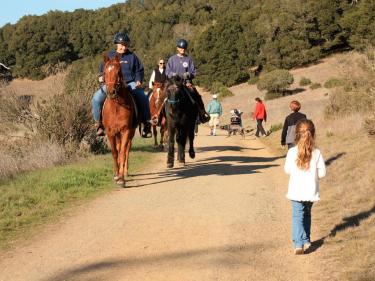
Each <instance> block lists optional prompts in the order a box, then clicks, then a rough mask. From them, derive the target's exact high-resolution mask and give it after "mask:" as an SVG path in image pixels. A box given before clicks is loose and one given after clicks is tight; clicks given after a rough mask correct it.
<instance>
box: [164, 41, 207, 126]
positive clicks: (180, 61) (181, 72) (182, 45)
mask: <svg viewBox="0 0 375 281" xmlns="http://www.w3.org/2000/svg"><path fill="white" fill-rule="evenodd" d="M187 47H188V42H187V41H186V40H185V39H178V40H177V42H176V48H177V54H176V55H174V56H171V57H170V58H169V59H168V62H167V68H166V74H167V77H168V78H171V77H173V76H176V75H177V76H179V77H181V78H183V80H184V82H185V85H186V88H187V89H188V90H189V92H188V94H189V95H190V96H191V98H192V99H193V100H194V101H195V103H196V105H197V108H198V115H199V120H200V121H201V122H202V123H206V122H208V121H209V120H210V116H209V115H208V113H207V112H206V110H205V107H204V103H203V100H202V97H201V95H200V94H199V93H198V91H197V89H196V88H195V87H194V85H193V82H192V81H193V78H194V77H195V75H196V69H195V66H194V63H193V60H192V58H191V57H190V56H188V55H187V54H186V49H187Z"/></svg>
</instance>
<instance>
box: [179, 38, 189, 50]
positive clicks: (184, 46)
mask: <svg viewBox="0 0 375 281" xmlns="http://www.w3.org/2000/svg"><path fill="white" fill-rule="evenodd" d="M176 47H178V48H182V49H187V47H188V42H187V41H186V40H185V39H178V40H177V42H176Z"/></svg>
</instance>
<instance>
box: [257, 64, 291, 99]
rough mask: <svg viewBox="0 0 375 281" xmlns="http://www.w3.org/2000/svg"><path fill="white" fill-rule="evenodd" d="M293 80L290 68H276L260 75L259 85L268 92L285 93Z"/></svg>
mask: <svg viewBox="0 0 375 281" xmlns="http://www.w3.org/2000/svg"><path fill="white" fill-rule="evenodd" d="M293 82H294V78H293V75H292V74H291V73H290V72H289V71H288V70H285V69H276V70H273V71H271V72H268V73H266V74H264V75H262V76H260V78H259V82H258V84H257V87H258V89H259V90H266V91H267V92H273V93H283V92H285V91H286V89H288V88H289V87H290V85H292V83H293Z"/></svg>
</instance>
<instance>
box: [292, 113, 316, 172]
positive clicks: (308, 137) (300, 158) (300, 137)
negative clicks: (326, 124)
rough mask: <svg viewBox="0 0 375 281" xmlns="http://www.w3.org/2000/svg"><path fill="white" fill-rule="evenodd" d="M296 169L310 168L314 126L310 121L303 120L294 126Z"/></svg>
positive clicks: (313, 143) (313, 144)
mask: <svg viewBox="0 0 375 281" xmlns="http://www.w3.org/2000/svg"><path fill="white" fill-rule="evenodd" d="M296 144H297V148H298V153H297V160H296V163H297V167H298V168H300V169H302V170H307V169H308V168H309V167H310V160H311V157H312V151H313V149H314V146H315V126H314V123H313V122H312V121H311V120H308V119H304V120H301V121H299V122H298V123H297V125H296Z"/></svg>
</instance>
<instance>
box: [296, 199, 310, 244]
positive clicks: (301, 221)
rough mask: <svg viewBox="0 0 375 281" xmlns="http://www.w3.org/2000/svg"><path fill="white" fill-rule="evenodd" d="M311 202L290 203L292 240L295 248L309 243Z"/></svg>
mask: <svg viewBox="0 0 375 281" xmlns="http://www.w3.org/2000/svg"><path fill="white" fill-rule="evenodd" d="M312 205H313V202H307V201H304V202H299V201H292V213H293V219H292V222H293V223H292V238H293V243H294V247H295V248H302V246H303V245H304V244H306V243H309V242H310V230H311V208H312Z"/></svg>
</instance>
